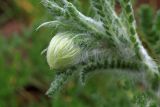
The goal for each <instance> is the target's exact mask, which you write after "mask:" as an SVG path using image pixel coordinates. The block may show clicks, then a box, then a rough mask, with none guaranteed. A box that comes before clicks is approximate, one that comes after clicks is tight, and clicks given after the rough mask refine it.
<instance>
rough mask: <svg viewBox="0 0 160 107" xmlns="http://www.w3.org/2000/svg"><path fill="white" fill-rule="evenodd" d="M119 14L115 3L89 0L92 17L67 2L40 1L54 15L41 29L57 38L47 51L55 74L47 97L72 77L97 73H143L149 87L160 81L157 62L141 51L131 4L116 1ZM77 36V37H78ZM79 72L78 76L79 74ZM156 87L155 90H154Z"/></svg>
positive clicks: (109, 0)
mask: <svg viewBox="0 0 160 107" xmlns="http://www.w3.org/2000/svg"><path fill="white" fill-rule="evenodd" d="M118 2H120V6H121V8H122V11H121V13H120V14H117V12H116V11H115V8H114V7H115V4H116V3H117V1H116V0H90V4H91V7H92V9H93V11H95V12H94V13H95V16H96V17H98V18H96V19H95V17H94V16H93V17H89V16H86V15H84V14H83V13H82V12H80V11H79V10H78V9H77V8H76V7H75V6H74V5H73V4H72V3H71V2H69V1H68V0H42V4H43V5H44V6H45V7H46V8H47V9H48V10H49V12H50V13H51V14H53V19H54V20H53V21H49V22H45V23H43V24H41V25H40V26H39V27H38V29H39V28H42V27H52V28H56V30H57V32H59V33H58V34H56V35H55V36H54V37H53V38H52V40H51V42H50V44H49V46H48V48H47V62H48V64H49V66H50V68H52V69H55V70H56V71H58V72H59V71H61V72H60V73H57V74H56V77H55V81H53V82H52V83H51V87H50V88H49V90H48V92H47V94H48V95H53V94H54V93H55V92H56V91H58V90H59V89H60V87H62V86H63V85H64V83H65V82H66V81H67V80H68V79H69V78H70V77H71V76H73V74H80V77H81V80H82V81H83V78H85V77H86V76H85V75H87V74H88V73H90V74H91V73H92V71H95V70H96V71H98V70H100V69H102V68H103V69H105V71H106V72H107V71H108V69H117V70H121V71H126V69H127V71H131V72H133V73H134V71H137V72H139V73H141V72H143V73H144V74H146V76H147V78H148V84H149V86H150V85H153V84H152V81H154V80H156V81H159V70H158V67H157V64H156V62H154V60H153V59H152V58H151V57H150V55H149V54H148V53H147V51H146V49H145V48H144V47H143V45H142V43H141V40H140V39H139V36H138V33H137V31H136V20H135V18H134V11H133V8H132V3H131V1H130V0H119V1H118ZM77 35H78V36H77ZM78 72H81V73H78ZM157 87H158V86H157Z"/></svg>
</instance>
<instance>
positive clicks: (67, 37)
mask: <svg viewBox="0 0 160 107" xmlns="http://www.w3.org/2000/svg"><path fill="white" fill-rule="evenodd" d="M74 39H75V37H73V34H72V33H68V32H65V33H58V34H57V35H55V36H54V37H53V38H52V40H51V41H50V43H49V46H48V49H47V62H48V64H49V66H50V68H51V69H64V68H66V67H69V66H71V65H74V64H75V63H76V60H77V58H78V55H79V54H80V48H79V47H78V46H77V45H75V43H74Z"/></svg>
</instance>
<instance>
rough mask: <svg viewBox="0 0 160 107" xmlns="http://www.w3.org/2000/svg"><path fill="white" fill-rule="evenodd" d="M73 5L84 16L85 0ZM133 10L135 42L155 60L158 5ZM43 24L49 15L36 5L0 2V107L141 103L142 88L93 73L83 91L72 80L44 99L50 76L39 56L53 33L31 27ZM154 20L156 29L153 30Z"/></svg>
mask: <svg viewBox="0 0 160 107" xmlns="http://www.w3.org/2000/svg"><path fill="white" fill-rule="evenodd" d="M70 1H76V0H70ZM78 1H79V3H78V4H77V3H76V2H74V3H75V4H76V5H79V6H80V7H79V9H80V10H81V11H83V13H84V14H88V15H89V11H88V2H87V0H78ZM144 4H146V5H144ZM134 5H135V10H136V11H135V13H136V18H137V21H138V31H139V33H140V35H141V39H142V40H143V41H144V44H145V46H146V47H147V49H148V50H150V51H149V52H150V53H151V54H152V56H153V57H155V58H156V59H159V56H160V47H159V46H160V40H159V39H160V12H159V14H158V15H159V16H158V15H157V16H156V11H157V10H158V8H159V7H160V2H158V0H157V1H156V0H137V1H135V4H134ZM153 19H154V20H153ZM49 20H52V16H51V15H49V13H48V12H47V10H46V9H45V8H44V7H43V6H42V4H41V3H40V0H0V107H132V102H133V103H137V102H138V101H140V102H141V104H142V105H143V103H145V100H147V98H146V97H147V95H146V92H145V91H144V87H143V83H141V82H136V83H134V84H136V86H135V85H133V84H132V83H131V82H130V81H128V79H129V78H130V77H125V76H124V77H123V76H122V77H120V78H117V77H119V75H116V74H97V75H95V76H94V77H92V78H90V79H89V80H88V81H87V83H86V85H85V86H84V87H83V86H80V84H79V81H78V79H76V78H73V80H74V81H69V83H67V84H66V85H65V87H64V89H63V90H62V91H60V92H59V93H57V94H56V95H55V96H53V98H48V97H47V96H46V95H45V91H46V90H47V89H48V87H49V85H50V82H51V81H52V80H53V79H54V72H52V71H51V70H50V69H49V67H48V65H47V63H46V59H45V55H41V51H42V50H43V49H45V48H46V47H47V45H48V43H49V41H50V39H51V38H52V36H53V34H54V29H46V28H45V29H41V30H40V31H36V28H37V27H38V26H39V25H40V24H41V23H43V22H45V21H49ZM155 21H157V22H156V26H157V27H156V28H155V29H154V30H153V29H151V27H152V26H153V28H154V27H155V24H154V23H155ZM153 35H154V36H153ZM122 78H123V79H122ZM135 95H136V96H135ZM135 97H136V100H135ZM138 99H141V100H138ZM144 105H145V104H144ZM141 107H143V106H141ZM153 107H155V106H154V105H153Z"/></svg>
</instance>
